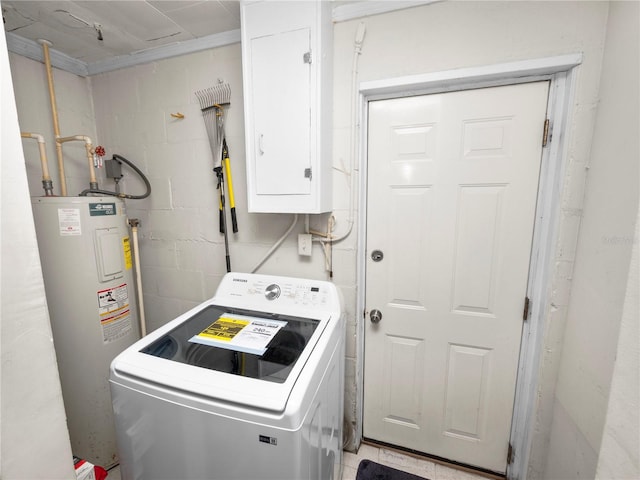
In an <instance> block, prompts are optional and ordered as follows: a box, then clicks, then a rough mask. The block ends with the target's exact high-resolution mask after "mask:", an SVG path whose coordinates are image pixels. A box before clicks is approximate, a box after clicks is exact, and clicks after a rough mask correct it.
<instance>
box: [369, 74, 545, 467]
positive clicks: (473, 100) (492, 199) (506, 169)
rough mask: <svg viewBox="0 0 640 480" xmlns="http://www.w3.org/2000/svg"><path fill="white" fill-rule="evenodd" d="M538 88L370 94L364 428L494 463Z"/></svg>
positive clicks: (528, 226)
mask: <svg viewBox="0 0 640 480" xmlns="http://www.w3.org/2000/svg"><path fill="white" fill-rule="evenodd" d="M547 95H548V82H538V83H528V84H522V85H511V86H505V87H495V88H485V89H478V90H466V91H459V92H452V93H443V94H435V95H424V96H416V97H406V98H397V99H391V100H380V101H373V102H370V103H369V140H368V142H369V144H368V152H369V159H368V172H369V173H368V197H367V202H368V204H367V211H368V215H367V267H366V268H367V273H366V318H365V325H366V326H365V366H364V375H365V381H364V432H363V433H364V437H365V438H369V439H373V440H378V441H382V442H385V443H389V444H393V445H397V446H401V447H406V448H410V449H413V450H417V451H420V452H424V453H428V454H431V455H435V456H438V457H443V458H446V459H449V460H455V461H458V462H462V463H465V464H469V465H474V466H477V467H481V468H486V469H489V470H492V471H496V472H505V471H506V458H507V449H508V442H509V431H510V427H511V417H512V410H513V400H514V392H515V382H516V370H517V364H518V353H519V349H520V340H521V331H522V322H523V305H524V299H525V295H526V288H527V278H528V272H529V262H530V253H531V243H532V235H533V224H534V214H535V206H536V198H537V191H538V177H539V170H540V161H541V156H542V135H543V128H544V119H545V115H546V105H547ZM376 251H379V252H381V253H382V259H380V258H379V257H380V255H376V254H377V252H376ZM372 257H376V260H377V261H376V260H374V259H373V258H372ZM374 310H377V311H379V312H380V313H381V315H382V317H381V320H380V321H379V322H378V323H374V322H373V321H371V319H370V314H371V312H372V311H374ZM374 313H375V312H374ZM374 320H375V319H374Z"/></svg>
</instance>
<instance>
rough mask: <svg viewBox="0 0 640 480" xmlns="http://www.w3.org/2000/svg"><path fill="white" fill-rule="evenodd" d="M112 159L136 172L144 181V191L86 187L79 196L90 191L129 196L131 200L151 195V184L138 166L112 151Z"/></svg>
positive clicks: (123, 196) (115, 195)
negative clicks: (141, 192) (138, 192)
mask: <svg viewBox="0 0 640 480" xmlns="http://www.w3.org/2000/svg"><path fill="white" fill-rule="evenodd" d="M113 159H114V160H118V161H120V162H122V163H126V164H127V165H128V166H129V167H131V169H132V170H133V171H134V172H136V173H137V174H138V176H139V177H140V178H141V179H142V181H143V182H144V185H145V188H146V191H145V192H144V193H143V194H142V195H129V194H127V193H120V192H113V191H111V190H101V189H99V188H88V189H86V190H83V191H82V192H80V194H79V196H81V197H86V196H87V195H88V194H90V193H95V194H98V195H110V196H112V197H118V198H129V199H131V200H142V199H143V198H147V197H148V196H149V195H151V184H150V183H149V179H148V178H147V177H146V175H145V174H144V173H143V172H142V170H140V169H139V168H138V167H136V166H135V165H134V164H133V163H132V162H130V161H129V160H127V159H126V158H124V157H123V156H122V155H118V154H116V153H114V154H113Z"/></svg>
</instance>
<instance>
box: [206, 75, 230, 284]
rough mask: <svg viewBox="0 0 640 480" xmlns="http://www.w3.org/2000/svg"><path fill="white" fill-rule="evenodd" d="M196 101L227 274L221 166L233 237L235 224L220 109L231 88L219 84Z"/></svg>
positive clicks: (228, 99)
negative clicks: (215, 187)
mask: <svg viewBox="0 0 640 480" xmlns="http://www.w3.org/2000/svg"><path fill="white" fill-rule="evenodd" d="M196 97H197V98H198V101H199V102H200V109H201V110H202V115H203V117H204V120H205V126H206V128H207V136H208V137H209V143H210V146H211V152H212V154H213V159H214V169H213V170H214V172H216V176H217V179H218V190H219V191H220V201H219V210H220V233H223V234H224V243H225V251H226V258H227V271H231V265H230V257H229V239H228V236H227V221H226V213H225V194H224V174H223V171H222V169H223V166H222V164H223V163H224V169H225V172H226V174H227V184H228V189H229V205H230V208H231V219H232V228H233V233H237V232H238V222H237V219H236V209H235V199H234V197H233V184H232V180H231V165H230V161H229V149H228V147H227V144H226V143H227V142H226V139H225V134H224V105H229V104H230V103H231V87H230V86H229V85H228V84H226V83H220V84H218V85H216V86H214V87H211V88H207V89H205V90H200V91H197V92H196Z"/></svg>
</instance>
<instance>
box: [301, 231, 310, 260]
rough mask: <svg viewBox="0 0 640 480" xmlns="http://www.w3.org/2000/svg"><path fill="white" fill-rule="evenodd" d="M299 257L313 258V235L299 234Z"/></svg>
mask: <svg viewBox="0 0 640 480" xmlns="http://www.w3.org/2000/svg"><path fill="white" fill-rule="evenodd" d="M298 255H303V256H305V257H310V256H311V234H310V233H300V234H298Z"/></svg>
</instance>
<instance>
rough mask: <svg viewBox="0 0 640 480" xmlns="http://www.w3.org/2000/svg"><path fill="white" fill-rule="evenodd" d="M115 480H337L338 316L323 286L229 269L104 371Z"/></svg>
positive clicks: (336, 296) (331, 293) (331, 289)
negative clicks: (212, 288)
mask: <svg viewBox="0 0 640 480" xmlns="http://www.w3.org/2000/svg"><path fill="white" fill-rule="evenodd" d="M110 385H111V395H112V399H113V410H114V414H115V420H116V432H117V440H118V451H119V455H120V472H121V475H122V478H123V480H133V479H136V480H161V479H166V480H209V479H212V480H213V479H224V480H233V479H238V480H263V479H265V480H266V479H274V480H276V479H277V480H288V479H290V480H303V479H323V480H325V479H336V480H338V479H340V478H341V465H342V418H343V392H344V318H343V315H342V302H341V296H340V293H339V291H338V290H337V289H336V287H335V286H334V285H333V284H332V283H329V282H323V281H316V280H303V279H296V278H288V277H276V276H267V275H256V274H242V273H228V274H227V275H226V276H225V277H224V278H223V280H222V282H221V283H220V286H219V287H218V290H217V292H216V294H215V296H214V297H213V298H212V299H211V300H209V301H207V302H204V303H203V304H201V305H199V306H198V307H196V308H194V309H192V310H190V311H189V312H187V313H185V314H183V315H181V316H180V317H178V318H176V319H175V320H173V321H171V322H169V323H168V324H166V325H165V326H163V327H162V328H159V329H158V330H156V331H154V332H152V333H151V334H149V335H147V336H146V337H144V338H143V339H142V340H140V341H138V342H137V343H135V344H133V345H132V346H131V347H129V348H128V349H127V350H125V351H124V352H122V353H121V354H120V355H118V356H117V357H116V358H115V359H114V361H113V362H112V364H111V372H110Z"/></svg>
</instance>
